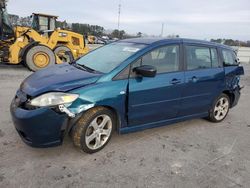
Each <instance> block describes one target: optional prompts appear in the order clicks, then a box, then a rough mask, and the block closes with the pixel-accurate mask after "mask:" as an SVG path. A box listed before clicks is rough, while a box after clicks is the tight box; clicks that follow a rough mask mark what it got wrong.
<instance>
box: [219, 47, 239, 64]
mask: <svg viewBox="0 0 250 188" xmlns="http://www.w3.org/2000/svg"><path fill="white" fill-rule="evenodd" d="M222 56H223V63H224V64H225V65H237V59H236V55H235V54H234V53H233V52H232V51H230V50H222Z"/></svg>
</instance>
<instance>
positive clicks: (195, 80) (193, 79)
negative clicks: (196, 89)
mask: <svg viewBox="0 0 250 188" xmlns="http://www.w3.org/2000/svg"><path fill="white" fill-rule="evenodd" d="M189 81H190V82H194V83H195V82H197V81H198V78H197V77H196V76H193V77H192V78H190V79H189Z"/></svg>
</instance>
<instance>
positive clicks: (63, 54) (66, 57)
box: [54, 46, 74, 63]
mask: <svg viewBox="0 0 250 188" xmlns="http://www.w3.org/2000/svg"><path fill="white" fill-rule="evenodd" d="M54 53H55V55H57V56H58V57H59V58H60V59H61V60H62V62H63V63H70V62H72V61H73V60H74V57H73V54H72V52H71V50H70V49H69V48H68V47H66V46H57V47H56V48H55V49H54Z"/></svg>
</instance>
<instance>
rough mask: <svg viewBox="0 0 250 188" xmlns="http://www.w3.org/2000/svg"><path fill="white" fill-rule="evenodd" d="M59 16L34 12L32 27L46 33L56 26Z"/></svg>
mask: <svg viewBox="0 0 250 188" xmlns="http://www.w3.org/2000/svg"><path fill="white" fill-rule="evenodd" d="M57 18H58V16H53V15H47V14H40V13H33V14H32V26H31V27H32V28H33V29H34V30H36V31H37V32H41V33H46V32H50V31H51V32H52V31H54V30H55V28H56V20H57Z"/></svg>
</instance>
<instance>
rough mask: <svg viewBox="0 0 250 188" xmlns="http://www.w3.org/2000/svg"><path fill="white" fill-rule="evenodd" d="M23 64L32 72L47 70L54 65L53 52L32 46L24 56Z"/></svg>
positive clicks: (39, 46)
mask: <svg viewBox="0 0 250 188" xmlns="http://www.w3.org/2000/svg"><path fill="white" fill-rule="evenodd" d="M24 61H25V64H26V65H27V67H28V68H29V69H30V70H32V71H37V70H40V69H44V68H47V67H49V66H52V65H54V64H55V63H56V57H55V54H54V52H53V51H52V50H51V49H50V48H48V47H47V46H42V45H37V46H33V47H31V48H30V49H28V51H27V52H26V54H25V57H24Z"/></svg>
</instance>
